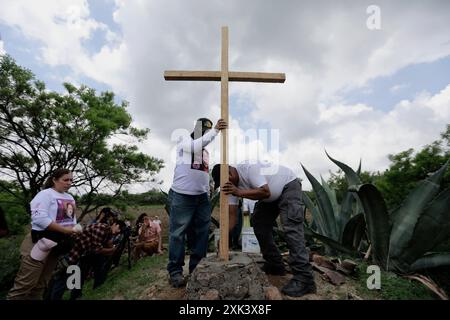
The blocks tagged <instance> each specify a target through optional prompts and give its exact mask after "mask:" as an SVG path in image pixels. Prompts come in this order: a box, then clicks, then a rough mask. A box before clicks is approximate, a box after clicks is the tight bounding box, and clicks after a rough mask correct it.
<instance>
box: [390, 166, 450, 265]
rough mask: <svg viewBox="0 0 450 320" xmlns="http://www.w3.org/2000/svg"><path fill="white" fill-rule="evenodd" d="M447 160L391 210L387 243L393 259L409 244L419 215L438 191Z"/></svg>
mask: <svg viewBox="0 0 450 320" xmlns="http://www.w3.org/2000/svg"><path fill="white" fill-rule="evenodd" d="M449 161H450V160H449ZM449 161H447V162H446V163H445V164H444V165H443V166H442V167H441V168H440V169H439V170H438V171H436V172H435V173H434V174H433V175H432V176H431V177H429V178H427V179H425V180H423V181H421V182H420V183H419V185H418V186H417V187H416V188H415V189H414V190H413V191H411V192H410V193H409V195H408V196H407V197H406V200H405V201H404V202H403V204H402V205H401V206H400V207H399V208H398V209H397V210H396V211H394V212H393V214H392V219H393V221H392V234H391V239H390V244H389V254H390V257H392V258H393V259H396V258H397V257H399V256H400V255H401V254H402V252H403V251H404V250H405V249H406V248H407V247H408V246H409V243H410V241H411V239H412V237H413V233H414V229H415V227H416V224H417V222H418V220H419V218H420V215H421V214H422V212H423V210H424V209H425V207H426V206H427V205H428V204H429V202H430V201H431V200H432V199H433V198H434V196H436V194H437V192H438V191H439V182H440V181H441V179H442V176H443V175H444V173H445V171H446V170H447V166H448V163H449ZM397 260H399V259H397ZM399 261H400V260H399Z"/></svg>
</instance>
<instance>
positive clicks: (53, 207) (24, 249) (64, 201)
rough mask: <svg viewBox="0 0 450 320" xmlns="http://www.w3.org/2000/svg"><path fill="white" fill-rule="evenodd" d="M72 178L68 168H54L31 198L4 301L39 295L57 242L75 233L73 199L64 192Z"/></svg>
mask: <svg viewBox="0 0 450 320" xmlns="http://www.w3.org/2000/svg"><path fill="white" fill-rule="evenodd" d="M72 181H73V176H72V172H71V171H70V170H68V169H57V170H56V171H54V172H53V173H52V175H51V176H50V177H49V178H48V179H47V181H46V183H45V185H44V190H42V191H41V192H39V193H38V194H37V195H36V196H35V197H34V198H33V200H32V201H31V203H30V208H31V233H30V234H28V235H27V236H26V237H25V239H24V240H23V242H22V245H21V247H20V254H21V259H22V260H21V265H20V268H19V271H18V272H17V275H16V278H15V281H14V286H13V288H12V289H11V290H10V291H9V293H8V296H7V299H8V300H19V299H20V300H31V299H33V300H34V299H42V298H43V293H44V290H45V288H46V287H47V285H48V282H49V281H50V278H51V275H52V272H53V269H54V268H55V265H56V262H57V258H58V250H55V249H57V248H58V246H57V244H61V243H62V242H63V240H64V237H68V236H71V235H73V234H74V233H76V231H75V230H76V229H74V226H75V225H76V223H77V220H76V215H75V214H74V210H75V208H76V206H75V200H74V198H73V197H72V196H71V195H70V194H68V193H67V191H68V190H69V188H70V187H71V186H72ZM68 209H69V211H72V210H73V212H69V214H68V212H67V210H68ZM54 246H56V247H54ZM53 247H54V248H53ZM52 248H53V249H52Z"/></svg>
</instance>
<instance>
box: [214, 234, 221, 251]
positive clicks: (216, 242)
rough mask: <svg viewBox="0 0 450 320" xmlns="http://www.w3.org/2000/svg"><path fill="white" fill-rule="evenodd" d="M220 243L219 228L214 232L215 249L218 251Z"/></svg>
mask: <svg viewBox="0 0 450 320" xmlns="http://www.w3.org/2000/svg"><path fill="white" fill-rule="evenodd" d="M219 241H220V229H219V228H217V229H215V230H214V248H215V249H216V251H218V250H219Z"/></svg>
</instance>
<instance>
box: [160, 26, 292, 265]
mask: <svg viewBox="0 0 450 320" xmlns="http://www.w3.org/2000/svg"><path fill="white" fill-rule="evenodd" d="M164 79H165V80H192V81H220V82H221V98H220V102H221V104H220V106H221V118H222V119H224V120H225V121H226V122H227V123H228V81H243V82H280V83H283V82H284V81H285V80H286V76H285V74H284V73H265V72H233V71H228V27H222V68H221V70H220V71H165V72H164ZM220 141H221V156H220V163H221V166H220V185H221V186H223V185H224V184H225V183H226V182H227V181H228V130H222V135H221V140H220ZM228 214H229V212H228V197H227V196H226V195H225V194H224V193H223V192H221V193H220V245H219V256H220V258H222V259H223V260H225V261H228V259H229V253H228V228H229V219H228V218H229V217H228Z"/></svg>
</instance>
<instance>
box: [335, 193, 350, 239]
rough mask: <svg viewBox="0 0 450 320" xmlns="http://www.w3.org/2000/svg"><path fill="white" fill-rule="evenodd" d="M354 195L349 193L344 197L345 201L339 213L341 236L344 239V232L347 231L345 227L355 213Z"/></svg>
mask: <svg viewBox="0 0 450 320" xmlns="http://www.w3.org/2000/svg"><path fill="white" fill-rule="evenodd" d="M353 195H354V194H353V193H351V192H347V193H346V194H345V196H344V199H343V200H342V203H341V210H340V212H339V219H338V223H340V224H341V225H340V230H341V232H340V236H341V238H342V236H343V232H344V229H345V226H346V225H347V223H348V221H349V220H350V217H351V216H352V213H353V199H354V198H353Z"/></svg>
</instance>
